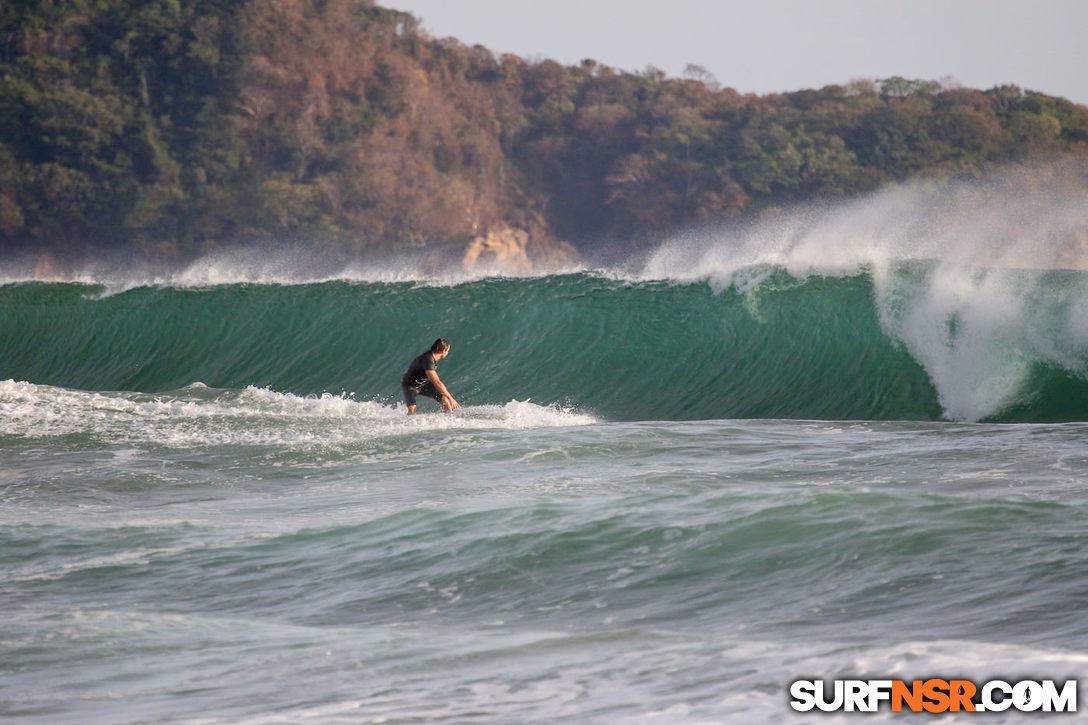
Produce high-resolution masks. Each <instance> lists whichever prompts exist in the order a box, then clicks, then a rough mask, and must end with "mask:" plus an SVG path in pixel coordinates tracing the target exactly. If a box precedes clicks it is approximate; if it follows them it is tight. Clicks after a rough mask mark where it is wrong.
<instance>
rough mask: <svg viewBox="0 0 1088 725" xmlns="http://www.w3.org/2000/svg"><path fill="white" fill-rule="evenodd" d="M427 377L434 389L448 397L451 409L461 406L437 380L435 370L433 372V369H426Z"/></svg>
mask: <svg viewBox="0 0 1088 725" xmlns="http://www.w3.org/2000/svg"><path fill="white" fill-rule="evenodd" d="M427 378H428V379H429V380H430V381H431V383H432V384H433V385H434V388H435V390H437V391H438V392H439V393H440V394H441V395H442V397H444V398H449V399H450V408H451V409H453V408H460V407H461V404H460V403H458V402H457V401H456V400H454V399H453V396H452V395H450V391H449V390H447V389H446V386H445V384H443V382H442V381H441V380H439V378H438V373H437V372H435V371H434V370H428V371H427Z"/></svg>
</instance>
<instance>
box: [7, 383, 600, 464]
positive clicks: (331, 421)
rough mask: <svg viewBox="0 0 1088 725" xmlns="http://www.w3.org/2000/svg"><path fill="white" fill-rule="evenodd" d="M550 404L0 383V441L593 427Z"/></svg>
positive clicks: (219, 439) (233, 440)
mask: <svg viewBox="0 0 1088 725" xmlns="http://www.w3.org/2000/svg"><path fill="white" fill-rule="evenodd" d="M596 422H597V419H596V418H594V417H593V416H591V415H587V414H584V413H579V412H575V411H570V410H565V409H563V408H560V407H558V406H541V405H535V404H533V403H530V402H528V401H524V402H520V401H510V402H509V403H506V404H505V405H482V406H469V407H466V408H463V409H461V410H460V411H456V412H455V413H453V414H450V415H446V414H441V413H426V414H420V415H415V416H408V415H407V414H406V410H405V409H404V407H403V406H402V405H386V404H384V403H382V402H376V401H357V400H354V399H353V398H351V397H350V396H349V395H346V394H343V395H331V394H328V393H326V394H323V395H320V396H314V397H304V396H299V395H294V394H291V393H282V392H277V391H273V390H269V389H267V388H256V387H248V388H245V389H244V390H233V391H230V390H228V391H210V390H209V389H208V388H206V387H204V386H203V385H200V384H193V385H191V386H188V387H187V388H185V389H183V390H180V391H174V392H171V393H164V394H159V395H151V394H142V393H106V392H88V391H79V390H70V389H66V388H57V387H51V386H46V385H35V384H33V383H26V382H18V381H14V380H7V381H3V382H0V435H18V436H29V437H51V436H61V435H71V434H84V435H91V436H94V437H96V438H100V439H104V440H107V441H109V442H111V443H128V444H141V443H153V444H158V445H165V446H169V447H182V448H186V447H202V446H215V445H258V446H291V447H297V446H301V447H307V446H331V445H351V444H352V443H359V442H363V441H367V440H373V439H376V438H383V437H389V436H397V435H404V434H412V433H417V432H421V431H435V430H459V429H465V430H484V429H511V430H524V429H530V428H544V427H554V426H578V425H590V424H593V423H596Z"/></svg>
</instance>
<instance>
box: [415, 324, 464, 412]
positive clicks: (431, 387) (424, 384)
mask: <svg viewBox="0 0 1088 725" xmlns="http://www.w3.org/2000/svg"><path fill="white" fill-rule="evenodd" d="M449 354H450V341H449V340H447V339H446V338H444V337H440V338H438V339H437V340H435V341H434V344H433V345H431V349H430V350H428V351H427V352H425V353H423V354H422V355H420V356H419V357H417V358H416V359H415V360H413V361H412V362H411V363H410V364H409V365H408V370H407V371H406V372H405V373H404V377H403V378H401V380H400V389H401V390H402V391H404V402H405V404H406V405H407V406H408V415H414V414H415V412H416V396H417V395H426V396H427V397H428V398H434V399H435V400H437V401H438V404H439V405H441V406H442V409H443V410H444V411H446V412H447V413H452V412H453V410H454V409H455V408H460V407H461V405H460V403H458V402H457V401H456V400H454V399H453V396H452V395H450V391H448V390H446V386H445V385H444V384H443V383H442V381H441V380H439V379H438V371H437V369H436V368H437V365H438V361H439V360H441V359H443V358H444V357H446V356H447V355H449Z"/></svg>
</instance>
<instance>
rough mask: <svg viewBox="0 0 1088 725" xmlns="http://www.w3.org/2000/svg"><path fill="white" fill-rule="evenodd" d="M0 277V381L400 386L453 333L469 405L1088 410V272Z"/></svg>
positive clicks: (1006, 413)
mask: <svg viewBox="0 0 1088 725" xmlns="http://www.w3.org/2000/svg"><path fill="white" fill-rule="evenodd" d="M106 292H107V288H105V287H104V286H102V285H86V284H78V283H20V284H9V285H5V286H2V287H0V307H2V308H3V309H4V311H5V314H4V316H3V318H2V319H0V380H3V379H11V380H12V381H25V382H29V383H34V384H38V385H49V386H59V387H62V388H66V389H81V390H88V391H111V390H117V391H137V392H144V393H159V392H164V391H174V390H178V389H182V388H184V387H185V386H187V385H189V384H190V383H193V382H195V381H199V382H201V383H203V384H205V385H207V386H209V387H211V388H215V389H225V390H245V389H247V388H251V389H267V390H268V391H277V393H282V394H290V395H293V396H320V395H322V394H330V395H332V396H340V397H343V398H345V399H350V400H353V401H360V402H371V403H374V404H377V405H380V406H387V407H391V406H395V405H397V404H398V403H399V397H400V393H399V378H400V375H401V373H402V371H403V368H404V367H405V366H406V365H407V362H408V361H409V360H410V359H411V357H413V356H414V355H416V354H418V353H419V352H420V351H422V350H423V349H424V348H425V347H426V346H427V345H428V344H429V343H430V341H431V340H433V339H434V338H436V337H438V336H445V337H448V338H450V339H451V340H452V341H453V343H454V347H453V352H452V354H451V355H450V357H449V358H448V359H447V360H445V361H443V363H442V364H441V367H440V372H441V374H442V376H443V379H444V380H445V381H446V382H447V384H448V385H449V386H450V388H451V389H452V390H453V391H454V393H455V394H456V395H457V397H458V399H459V400H460V401H461V402H462V404H466V405H476V406H488V405H491V406H495V405H498V406H502V405H506V404H507V403H509V402H510V401H511V400H531V401H532V402H533V404H534V405H542V406H550V405H555V406H558V407H560V408H562V409H564V410H574V411H580V412H582V413H584V414H587V415H591V416H598V417H602V418H606V419H612V420H661V419H665V420H676V419H711V418H812V419H873V420H887V419H896V420H903V419H906V420H931V419H941V418H948V419H955V420H996V421H1055V420H1088V275H1086V274H1085V273H1082V272H1074V271H1025V270H1020V271H1015V270H992V269H991V270H986V269H980V268H973V267H958V268H953V267H950V266H949V265H946V264H939V263H936V262H909V263H906V262H904V263H901V264H899V265H888V266H886V267H885V268H883V269H881V270H863V271H858V272H855V273H852V274H841V275H818V274H807V275H801V276H798V275H794V274H791V273H790V272H788V271H787V270H785V269H783V268H781V267H772V266H756V267H751V268H748V269H744V270H737V271H735V272H733V273H732V277H731V281H730V283H729V285H728V286H727V287H724V288H723V287H721V286H720V285H715V284H711V283H708V282H707V281H706V280H703V281H691V282H675V281H653V280H647V281H632V280H624V279H619V278H613V277H610V276H602V275H597V274H592V273H576V274H567V275H554V276H547V277H536V278H525V279H507V278H494V279H482V280H476V281H471V282H465V283H461V284H452V285H432V286H425V285H423V286H421V285H418V284H414V283H408V282H396V283H349V282H323V283H314V284H304V285H292V286H284V285H275V284H274V285H269V284H224V285H217V286H213V287H198V288H190V287H181V288H179V287H139V288H134V289H129V290H126V291H122V292H118V293H115V294H105V293H106Z"/></svg>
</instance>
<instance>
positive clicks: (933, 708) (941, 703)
mask: <svg viewBox="0 0 1088 725" xmlns="http://www.w3.org/2000/svg"><path fill="white" fill-rule="evenodd" d="M948 689H949V688H948V681H947V680H938V679H933V680H926V681H925V682H924V683H923V684H922V695H923V697H925V698H926V699H927V700H929V702H926V703H923V704H922V707H924V708H925V710H926V712H945V711H946V710H948V702H949V697H948V694H947V693H948Z"/></svg>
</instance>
